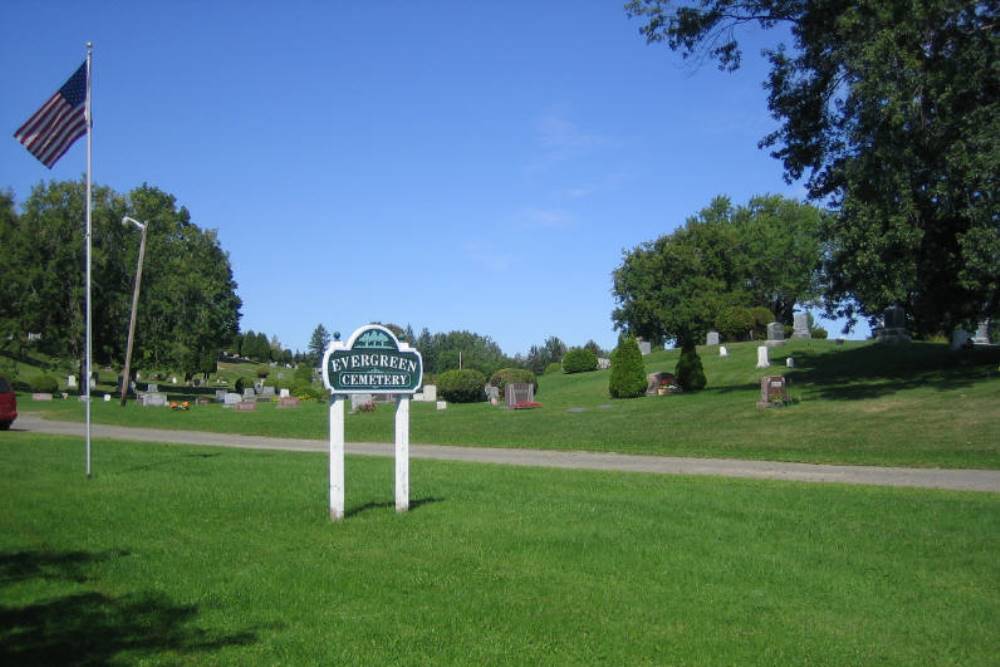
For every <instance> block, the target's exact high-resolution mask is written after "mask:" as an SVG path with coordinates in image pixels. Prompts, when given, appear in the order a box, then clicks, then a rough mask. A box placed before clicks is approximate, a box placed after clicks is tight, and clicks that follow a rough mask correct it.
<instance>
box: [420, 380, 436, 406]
mask: <svg viewBox="0 0 1000 667" xmlns="http://www.w3.org/2000/svg"><path fill="white" fill-rule="evenodd" d="M423 394H424V400H425V401H427V402H428V403H433V402H435V401H437V398H438V388H437V385H436V384H425V385H424V391H423Z"/></svg>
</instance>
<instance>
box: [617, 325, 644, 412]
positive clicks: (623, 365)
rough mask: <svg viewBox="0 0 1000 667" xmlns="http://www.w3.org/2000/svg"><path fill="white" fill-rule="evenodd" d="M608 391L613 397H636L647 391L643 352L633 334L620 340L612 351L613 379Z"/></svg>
mask: <svg viewBox="0 0 1000 667" xmlns="http://www.w3.org/2000/svg"><path fill="white" fill-rule="evenodd" d="M608 393H610V394H611V397H612V398H636V397H638V396H642V395H644V394H645V393H646V369H645V366H644V365H643V363H642V352H640V351H639V344H638V343H637V342H636V341H635V338H634V337H632V336H626V337H624V338H622V339H620V340H619V341H618V347H616V348H615V349H614V351H613V352H612V353H611V379H610V380H609V381H608Z"/></svg>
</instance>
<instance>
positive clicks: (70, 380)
mask: <svg viewBox="0 0 1000 667" xmlns="http://www.w3.org/2000/svg"><path fill="white" fill-rule="evenodd" d="M66 388H67V389H76V376H75V375H70V376H69V377H67V378H66Z"/></svg>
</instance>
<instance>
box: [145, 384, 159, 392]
mask: <svg viewBox="0 0 1000 667" xmlns="http://www.w3.org/2000/svg"><path fill="white" fill-rule="evenodd" d="M159 390H160V387H159V386H158V385H156V384H155V383H152V382H151V383H149V384H147V385H146V391H151V392H153V393H154V394H155V393H156V392H158V391H159Z"/></svg>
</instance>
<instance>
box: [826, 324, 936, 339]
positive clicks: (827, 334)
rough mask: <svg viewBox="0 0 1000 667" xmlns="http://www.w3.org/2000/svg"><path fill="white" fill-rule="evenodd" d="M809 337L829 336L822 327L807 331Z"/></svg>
mask: <svg viewBox="0 0 1000 667" xmlns="http://www.w3.org/2000/svg"><path fill="white" fill-rule="evenodd" d="M809 335H810V336H811V337H812V338H820V339H823V340H826V337H827V336H829V335H830V334H829V333H828V332H827V330H826V329H824V328H823V327H813V328H812V329H810V330H809ZM942 342H944V341H942Z"/></svg>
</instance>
